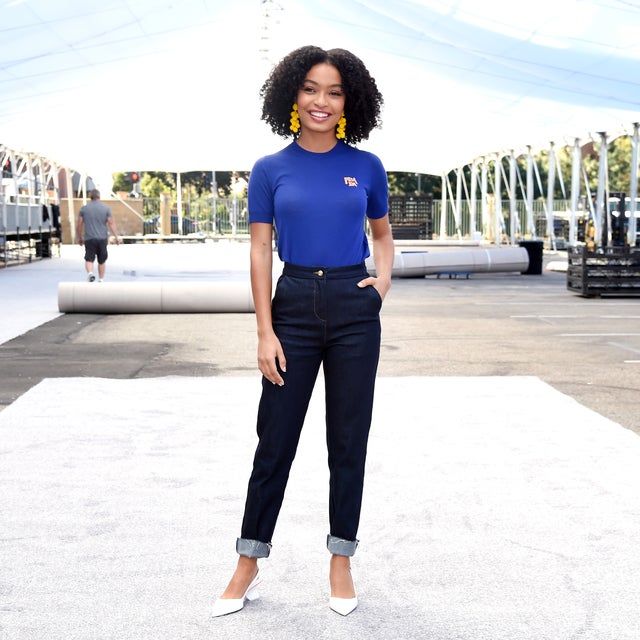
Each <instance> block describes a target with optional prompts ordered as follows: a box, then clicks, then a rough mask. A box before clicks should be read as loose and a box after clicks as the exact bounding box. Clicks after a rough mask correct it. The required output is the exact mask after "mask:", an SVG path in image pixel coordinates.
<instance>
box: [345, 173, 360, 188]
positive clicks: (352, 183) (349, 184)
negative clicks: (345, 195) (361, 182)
mask: <svg viewBox="0 0 640 640" xmlns="http://www.w3.org/2000/svg"><path fill="white" fill-rule="evenodd" d="M344 183H345V184H346V185H347V187H357V186H358V181H357V180H356V179H355V178H350V177H348V176H345V177H344Z"/></svg>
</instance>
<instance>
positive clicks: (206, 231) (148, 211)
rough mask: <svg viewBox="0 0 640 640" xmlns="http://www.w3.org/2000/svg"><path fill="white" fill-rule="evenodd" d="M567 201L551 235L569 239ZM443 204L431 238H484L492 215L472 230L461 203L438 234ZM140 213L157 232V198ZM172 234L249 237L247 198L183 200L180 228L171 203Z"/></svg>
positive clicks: (480, 215)
mask: <svg viewBox="0 0 640 640" xmlns="http://www.w3.org/2000/svg"><path fill="white" fill-rule="evenodd" d="M569 204H570V203H569V201H568V200H556V201H554V236H555V237H558V238H564V239H568V224H567V223H566V220H567V217H568V211H569ZM441 207H442V202H441V201H440V200H434V201H433V208H432V228H433V234H434V236H436V237H438V238H443V237H444V238H458V237H459V236H462V237H463V238H465V237H471V236H472V234H473V233H474V232H476V233H480V234H482V235H486V230H487V225H489V224H490V222H491V221H490V217H491V214H490V213H489V212H488V210H487V208H486V207H485V208H484V210H483V209H482V207H478V211H477V213H476V219H475V224H474V225H473V227H474V228H471V227H472V221H471V212H470V209H469V204H468V203H467V202H463V203H462V207H461V214H460V221H459V223H458V222H457V221H456V218H455V213H454V210H453V207H452V206H451V203H448V206H447V212H446V216H445V229H444V234H443V233H441V226H442V216H441ZM143 213H144V219H145V225H144V231H145V233H158V232H159V216H160V199H159V198H145V199H144V206H143ZM527 216H528V214H527V204H526V202H525V201H524V200H518V201H517V204H516V217H515V221H516V229H515V235H516V236H518V237H529V236H530V235H531V234H530V233H529V231H528V229H527V223H528V221H527ZM532 216H533V222H534V229H535V236H536V237H539V238H544V237H548V235H549V234H548V231H547V218H548V216H547V211H546V202H543V201H541V200H536V201H534V203H533V210H532ZM171 217H172V220H171V232H172V233H174V234H180V235H188V234H192V233H196V234H203V235H205V236H207V237H214V238H215V237H225V236H232V237H233V236H244V235H248V234H249V214H248V209H247V199H246V198H215V199H214V198H212V197H208V198H204V197H203V198H198V199H191V200H188V199H187V200H184V201H183V202H182V216H181V217H182V227H181V228H180V225H179V213H178V210H177V207H176V205H175V204H174V206H173V209H172V212H171ZM510 224H511V220H510V202H509V200H504V201H502V218H501V220H500V228H501V230H502V234H503V236H505V237H506V238H508V237H509V236H510Z"/></svg>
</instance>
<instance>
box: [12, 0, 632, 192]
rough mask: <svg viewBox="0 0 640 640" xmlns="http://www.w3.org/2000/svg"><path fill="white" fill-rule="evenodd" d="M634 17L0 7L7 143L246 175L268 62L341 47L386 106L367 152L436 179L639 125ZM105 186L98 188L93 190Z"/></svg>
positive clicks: (334, 7)
mask: <svg viewBox="0 0 640 640" xmlns="http://www.w3.org/2000/svg"><path fill="white" fill-rule="evenodd" d="M638 34H640V7H639V6H638V3H637V2H631V1H627V0H538V1H537V2H535V3H528V2H527V3H524V2H517V3H515V2H511V1H507V0H492V1H487V2H482V3H480V2H475V1H472V0H322V1H319V0H279V1H277V2H276V1H275V0H273V1H272V0H266V1H262V2H260V1H259V0H234V2H222V1H221V0H99V1H98V0H67V1H66V2H64V3H63V2H50V0H0V35H1V38H2V44H3V47H2V49H3V60H2V62H1V63H0V142H1V143H3V144H5V145H7V146H11V147H12V148H15V149H23V150H28V151H33V152H36V153H40V154H42V155H45V156H47V157H49V158H52V159H55V160H56V161H57V162H59V163H61V164H66V165H67V166H71V167H73V168H75V169H78V170H84V171H87V172H89V173H90V174H91V175H93V176H94V177H95V178H96V180H97V182H98V183H99V184H100V183H101V181H106V180H108V178H109V176H110V174H111V173H112V172H114V171H122V170H129V169H136V170H139V171H145V170H165V171H189V170H207V169H217V170H231V169H249V168H251V166H252V165H253V162H254V161H255V159H256V158H257V157H258V156H260V155H262V154H264V153H268V152H271V151H273V150H275V149H277V148H279V147H280V146H282V145H283V144H285V141H284V140H282V139H278V138H276V137H275V136H274V135H273V134H271V132H270V130H269V129H268V127H267V125H266V124H264V123H263V122H262V121H260V103H259V97H258V91H259V88H260V85H261V84H262V81H263V80H264V78H265V77H266V75H267V73H268V70H269V69H270V68H271V65H272V64H273V63H274V62H276V61H277V60H279V59H280V58H281V57H282V56H283V55H284V54H286V53H287V52H288V51H290V50H291V49H293V48H295V47H297V46H300V45H303V44H316V45H318V46H322V47H324V48H331V47H344V48H348V49H351V50H352V51H354V52H355V53H356V54H357V55H359V56H360V57H361V58H362V59H363V60H364V61H365V63H366V64H367V66H368V67H369V69H370V70H371V72H372V74H373V75H374V76H375V78H376V80H377V82H378V85H379V87H380V89H381V91H382V93H383V95H384V97H385V107H384V111H383V127H382V129H380V130H377V131H375V132H374V133H373V134H372V136H371V138H370V140H369V141H368V142H367V143H366V144H364V145H363V146H364V147H365V148H368V149H371V150H373V151H374V152H376V153H377V154H378V155H379V156H380V157H381V158H382V160H383V162H384V164H385V166H386V168H387V169H388V170H395V171H415V172H422V173H433V174H439V173H441V172H442V171H445V170H448V169H451V168H453V167H457V166H462V165H464V164H467V163H470V162H471V161H472V160H473V159H474V158H477V157H479V156H484V155H487V154H489V153H493V152H502V151H506V150H510V149H515V150H517V151H519V150H522V149H524V148H525V147H526V146H527V145H531V146H533V147H534V148H536V147H538V148H539V147H546V146H547V145H548V143H549V142H550V141H554V142H555V143H556V145H562V144H565V143H568V144H571V145H573V143H574V139H575V138H576V137H578V138H581V139H582V140H584V141H585V142H586V141H587V139H588V138H589V137H590V136H591V135H594V136H595V132H597V131H607V132H609V134H610V135H611V136H612V135H617V134H619V133H620V132H621V131H623V130H624V129H625V127H626V128H627V129H630V128H631V125H632V123H633V122H635V121H637V120H639V119H640V80H639V79H638V78H639V76H638V68H639V62H640V37H639V35H638ZM103 186H105V185H104V183H103Z"/></svg>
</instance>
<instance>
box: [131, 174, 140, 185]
mask: <svg viewBox="0 0 640 640" xmlns="http://www.w3.org/2000/svg"><path fill="white" fill-rule="evenodd" d="M139 181H140V174H139V173H138V172H137V171H134V172H132V174H131V182H133V184H136V182H139Z"/></svg>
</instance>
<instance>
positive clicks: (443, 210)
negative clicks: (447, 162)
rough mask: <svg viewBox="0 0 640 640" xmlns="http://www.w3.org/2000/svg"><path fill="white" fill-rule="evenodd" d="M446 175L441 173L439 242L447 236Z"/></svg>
mask: <svg viewBox="0 0 640 640" xmlns="http://www.w3.org/2000/svg"><path fill="white" fill-rule="evenodd" d="M447 182H448V180H447V174H446V173H445V172H444V171H443V172H442V196H441V202H440V234H439V238H440V240H443V239H444V238H446V236H447Z"/></svg>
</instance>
